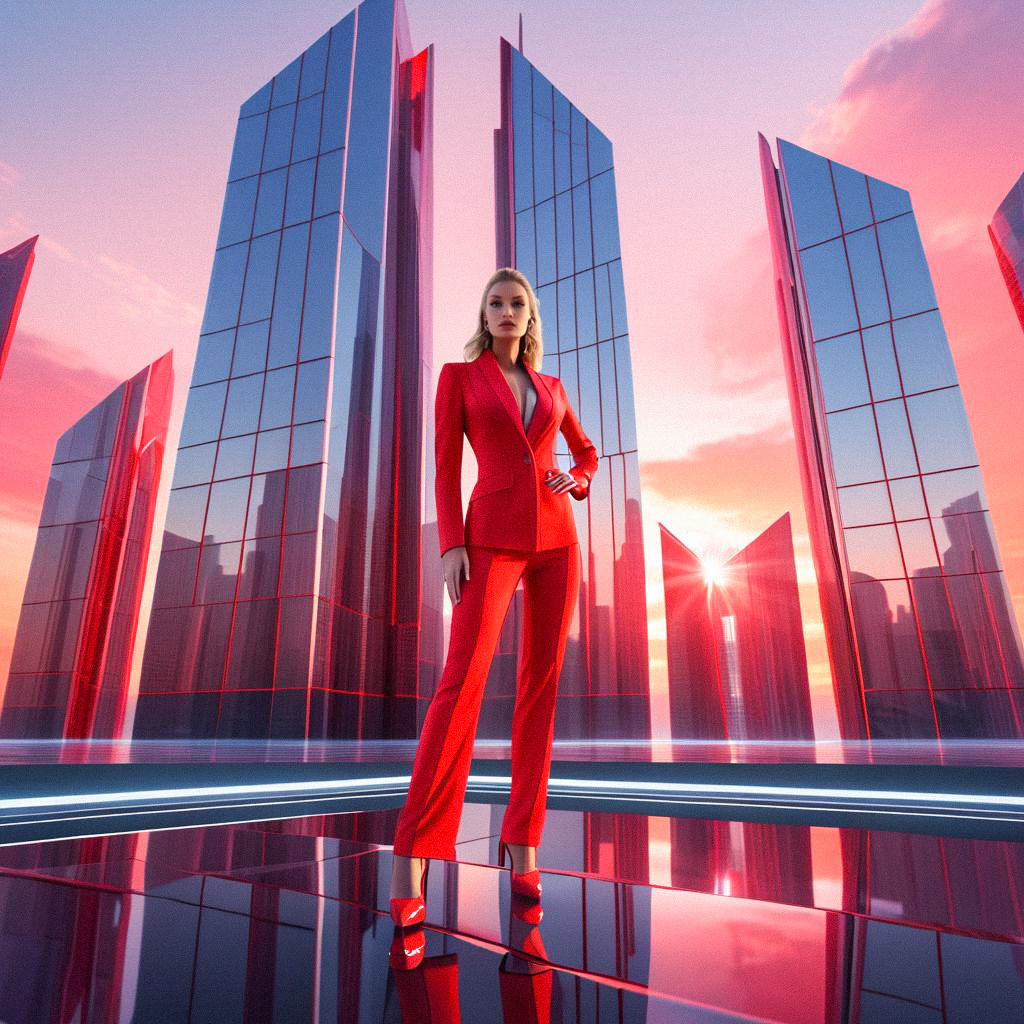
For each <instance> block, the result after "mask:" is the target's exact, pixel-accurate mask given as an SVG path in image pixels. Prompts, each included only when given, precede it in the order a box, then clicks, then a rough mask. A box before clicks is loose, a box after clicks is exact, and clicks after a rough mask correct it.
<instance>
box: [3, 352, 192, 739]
mask: <svg viewBox="0 0 1024 1024" xmlns="http://www.w3.org/2000/svg"><path fill="white" fill-rule="evenodd" d="M172 389H173V372H172V369H171V353H169V352H168V353H167V355H165V356H162V357H161V358H160V359H158V360H157V361H156V362H155V363H153V364H152V365H151V366H148V367H146V369H144V370H142V371H141V372H140V373H138V374H136V375H135V376H134V377H132V378H131V380H127V381H125V382H124V383H123V384H122V385H121V386H120V387H118V388H117V390H116V391H114V392H113V393H112V394H111V395H109V396H108V397H107V398H105V399H104V400H103V401H102V402H100V404H99V405H97V406H96V407H95V408H94V409H92V410H91V411H90V412H89V413H87V414H86V415H85V416H83V417H82V419H80V420H79V421H78V422H77V423H76V424H75V425H74V426H73V427H72V428H71V429H70V430H69V431H67V433H65V434H64V435H63V436H62V437H61V439H60V440H59V441H58V442H57V451H56V453H55V455H54V457H53V468H52V469H51V470H50V482H49V484H48V485H47V488H46V496H45V497H44V499H43V512H42V516H41V517H40V520H39V533H38V534H37V535H36V546H35V551H34V552H33V554H32V563H31V565H30V567H29V573H28V583H27V584H26V587H25V600H24V603H23V604H22V607H21V617H20V619H19V620H18V631H17V634H16V635H15V640H14V651H13V653H12V655H11V673H10V677H9V678H8V681H7V690H6V691H5V693H4V701H3V712H2V714H0V735H2V736H3V737H4V738H8V739H27V738H37V739H43V738H48V739H60V738H64V739H117V738H118V737H119V736H120V735H121V732H122V728H123V726H124V717H125V707H126V704H127V697H128V684H129V675H130V670H131V662H132V651H133V649H134V644H135V634H136V631H137V629H138V621H139V607H140V605H141V602H142V588H143V584H144V582H145V578H146V562H147V558H148V555H149V546H150V540H151V536H152V530H153V514H154V511H155V507H156V496H157V488H158V487H159V484H160V469H161V466H162V464H163V455H164V445H165V443H166V439H167V422H168V418H169V416H170V407H171V393H172Z"/></svg>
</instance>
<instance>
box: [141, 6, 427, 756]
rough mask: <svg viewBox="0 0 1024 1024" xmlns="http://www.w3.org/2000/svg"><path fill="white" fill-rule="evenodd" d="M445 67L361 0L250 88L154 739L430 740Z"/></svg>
mask: <svg viewBox="0 0 1024 1024" xmlns="http://www.w3.org/2000/svg"><path fill="white" fill-rule="evenodd" d="M432 79H433V57H432V50H431V49H430V48H429V47H428V48H427V49H425V50H423V51H422V52H421V53H419V54H416V55H411V54H410V44H409V31H408V25H407V19H406V14H405V10H404V7H403V5H402V3H401V0H366V2H364V3H362V4H360V5H359V6H358V7H357V8H356V9H355V11H353V12H352V13H351V14H350V15H348V17H346V18H344V19H343V20H342V21H340V22H339V23H338V24H337V25H335V26H334V27H333V28H332V29H330V31H328V32H327V33H325V34H324V35H323V36H322V37H321V38H320V39H318V40H317V41H316V42H315V43H313V45H312V46H310V47H309V49H307V50H306V51H305V52H304V53H302V54H300V55H299V56H298V57H296V58H295V60H294V61H292V62H291V63H290V64H289V65H288V66H287V67H286V68H284V69H283V70H282V71H281V72H280V73H279V74H277V75H276V76H275V77H274V78H273V79H272V80H271V81H270V82H268V83H267V84H266V85H265V86H263V88H261V89H260V90H259V91H258V92H256V93H255V94H254V95H253V96H252V97H251V98H250V99H248V100H247V101H246V102H245V103H243V104H242V107H241V111H240V116H239V120H238V128H237V132H236V135H235V145H234V150H233V154H232V157H231V165H230V169H229V171H228V183H227V190H226V194H225V200H224V211H223V216H222V219H221V226H220V234H219V237H218V241H217V251H216V254H215V257H214V263H213V272H212V279H211V282H210V290H209V295H208V298H207V304H206V312H205V318H204V321H203V326H202V334H201V337H200V340H199V349H198V353H197V356H196V362H195V369H194V372H193V377H192V386H191V389H190V391H189V397H188V405H187V407H186V410H185V417H184V423H183V426H182V434H181V439H180V447H179V450H178V457H177V463H176V466H175V475H174V481H173V489H172V491H171V499H170V505H169V508H168V513H167V523H166V532H165V534H164V539H163V548H162V551H161V555H160V571H159V575H158V579H157V584H156V594H155V598H154V605H153V615H152V622H151V626H150V630H149V637H148V641H147V648H146V654H145V660H144V664H143V671H142V681H141V690H140V696H139V705H138V713H137V717H136V721H135V736H136V737H138V738H145V737H155V736H164V737H168V736H173V737H198V736H205V737H211V736H213V737H235V736H245V737H257V738H259V737H277V738H302V737H316V738H341V737H346V738H350V737H364V736H365V737H371V738H386V737H392V736H414V735H415V733H416V726H417V721H418V717H419V711H420V709H419V706H418V705H419V704H420V703H421V702H423V701H425V700H426V699H427V698H429V696H430V693H431V692H432V690H433V683H434V680H435V679H436V675H437V671H436V667H437V662H439V661H440V652H439V650H438V648H439V647H440V632H439V623H437V622H435V621H434V619H433V618H432V619H431V621H430V628H431V629H433V630H436V631H437V632H436V633H434V634H433V635H429V636H421V633H420V628H419V627H420V621H419V611H420V604H421V590H422V600H423V601H424V603H426V604H428V605H429V606H431V607H439V606H440V603H441V597H440V587H441V582H440V581H441V574H440V569H439V567H438V564H437V562H436V561H435V562H434V563H429V562H428V561H425V560H423V559H421V537H422V536H423V532H424V524H425V522H427V521H429V520H430V519H431V518H432V515H433V514H432V512H431V510H430V509H429V508H428V507H427V506H426V504H425V501H426V499H424V497H423V492H424V487H423V475H424V455H425V453H424V443H423V433H424V425H425V424H426V426H427V430H428V433H429V432H430V430H431V429H432V428H431V427H430V424H429V421H428V418H427V417H426V416H425V415H424V412H425V403H424V394H425V392H426V389H427V386H428V382H429V379H430V372H431V364H432V353H431V346H430V336H429V324H430V305H429V304H430V294H431V280H430V245H431V210H430V206H431V195H432V178H431V142H430V140H431V105H432ZM428 454H429V453H428ZM427 490H428V491H429V488H427ZM427 532H428V533H429V530H428V531H427ZM421 571H422V574H423V575H422V579H421V575H420V574H421Z"/></svg>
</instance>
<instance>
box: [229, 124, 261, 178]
mask: <svg viewBox="0 0 1024 1024" xmlns="http://www.w3.org/2000/svg"><path fill="white" fill-rule="evenodd" d="M266 131H267V115H266V114H257V115H256V116H255V117H243V118H241V119H240V120H239V122H238V129H237V130H236V132H235V148H234V150H233V151H232V154H231V167H230V169H229V170H228V180H229V181H234V180H235V179H236V178H246V177H248V176H249V175H251V174H257V173H258V172H259V169H260V160H261V159H262V156H263V136H264V135H265V134H266Z"/></svg>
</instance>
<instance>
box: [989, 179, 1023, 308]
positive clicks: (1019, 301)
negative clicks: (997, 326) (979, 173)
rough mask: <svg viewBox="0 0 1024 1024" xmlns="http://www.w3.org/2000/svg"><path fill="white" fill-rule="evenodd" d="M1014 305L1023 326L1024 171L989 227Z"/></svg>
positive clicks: (1000, 267)
mask: <svg viewBox="0 0 1024 1024" xmlns="http://www.w3.org/2000/svg"><path fill="white" fill-rule="evenodd" d="M988 234H989V238H991V239H992V245H993V246H995V250H996V259H997V260H998V261H999V269H1000V270H1001V271H1002V272H1003V277H1004V278H1006V287H1007V288H1009V290H1010V299H1011V300H1012V302H1013V308H1014V310H1015V311H1016V313H1017V319H1018V320H1020V325H1021V327H1024V174H1022V175H1021V176H1020V178H1018V179H1017V184H1016V185H1014V186H1013V188H1011V189H1010V191H1009V193H1008V194H1007V196H1006V198H1005V199H1004V200H1003V201H1002V202H1001V203H1000V204H999V209H998V210H996V212H995V216H994V217H993V218H992V223H991V224H990V225H989V227H988Z"/></svg>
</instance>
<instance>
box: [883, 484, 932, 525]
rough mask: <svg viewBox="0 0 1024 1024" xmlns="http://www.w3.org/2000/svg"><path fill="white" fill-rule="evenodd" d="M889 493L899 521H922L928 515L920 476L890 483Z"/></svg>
mask: <svg viewBox="0 0 1024 1024" xmlns="http://www.w3.org/2000/svg"><path fill="white" fill-rule="evenodd" d="M889 492H890V493H891V494H892V507H893V509H894V511H895V512H896V518H897V519H921V518H923V517H924V516H926V515H927V514H928V511H927V509H926V508H925V506H924V492H923V491H922V490H921V478H920V477H919V476H908V477H905V478H903V479H901V480H891V481H889Z"/></svg>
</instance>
